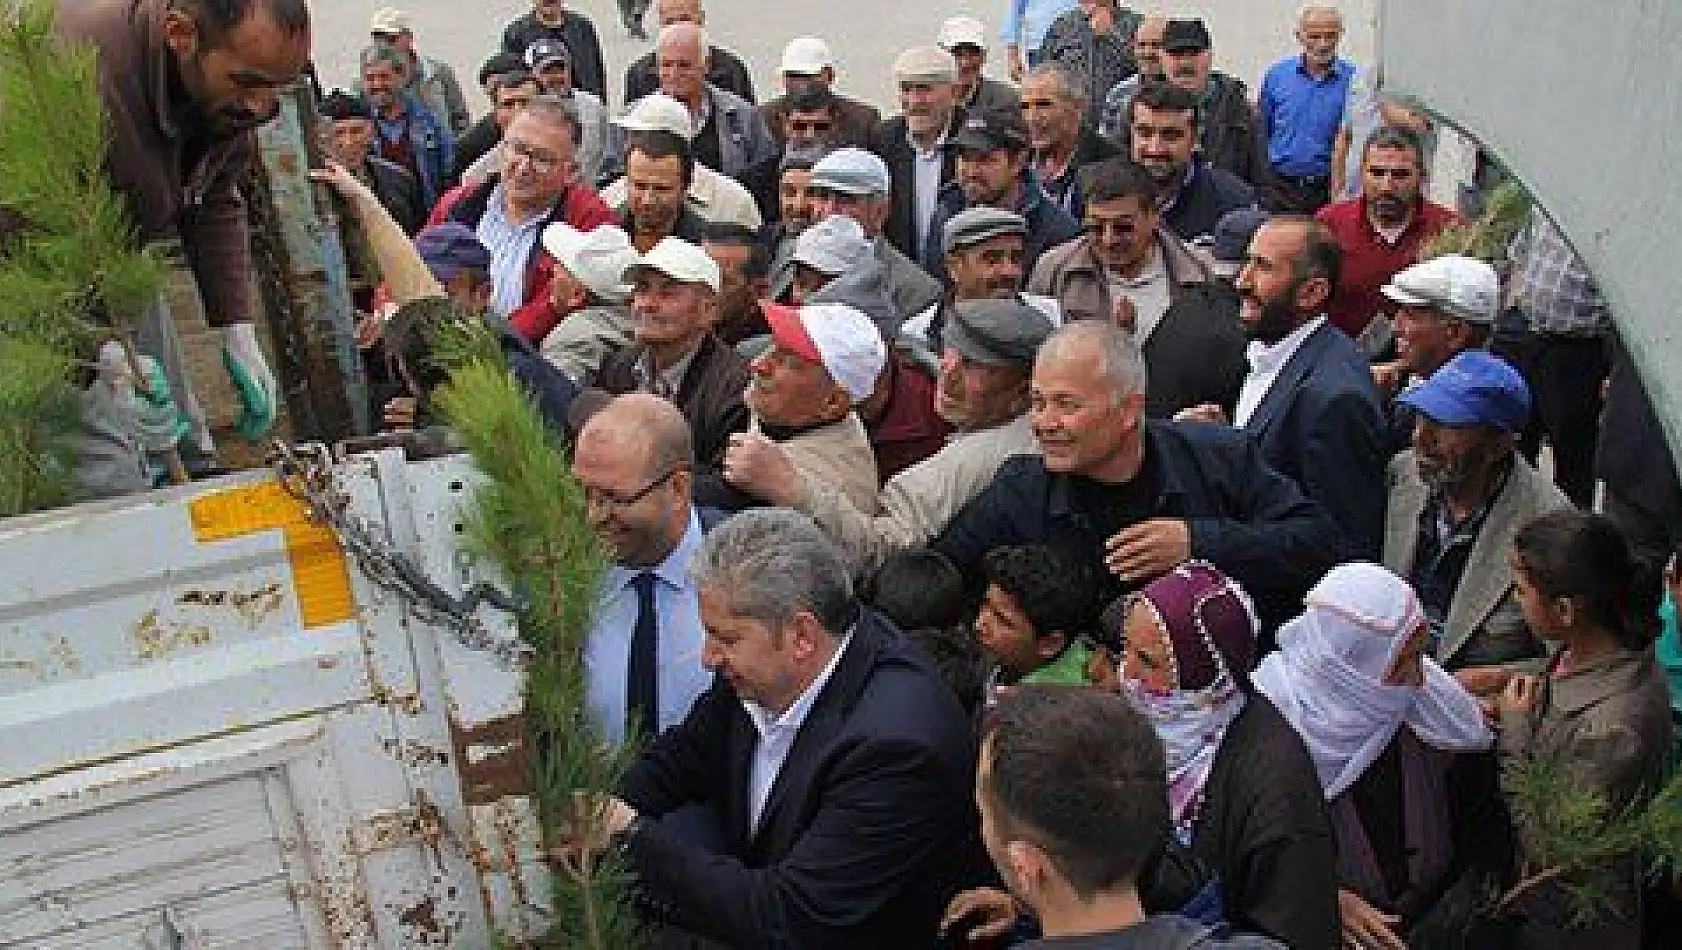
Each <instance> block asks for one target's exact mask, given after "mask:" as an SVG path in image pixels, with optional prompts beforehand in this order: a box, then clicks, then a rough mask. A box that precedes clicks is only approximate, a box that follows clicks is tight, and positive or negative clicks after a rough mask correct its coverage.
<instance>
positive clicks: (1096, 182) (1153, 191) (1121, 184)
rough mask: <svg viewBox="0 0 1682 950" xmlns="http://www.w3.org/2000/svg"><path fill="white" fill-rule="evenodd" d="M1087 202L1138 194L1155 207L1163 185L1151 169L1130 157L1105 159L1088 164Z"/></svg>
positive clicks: (1117, 198)
mask: <svg viewBox="0 0 1682 950" xmlns="http://www.w3.org/2000/svg"><path fill="white" fill-rule="evenodd" d="M1084 174H1085V176H1086V203H1087V204H1088V205H1091V204H1095V203H1097V202H1100V201H1117V200H1119V199H1122V198H1137V199H1139V201H1140V203H1141V204H1144V205H1145V206H1146V207H1155V206H1156V202H1157V199H1158V198H1159V197H1161V195H1162V189H1161V187H1160V186H1158V185H1157V183H1156V179H1154V178H1152V177H1151V176H1150V172H1147V171H1145V170H1144V168H1142V167H1140V166H1138V165H1135V164H1133V163H1132V162H1131V161H1129V160H1128V159H1127V158H1126V157H1120V158H1110V159H1105V160H1104V161H1101V162H1099V163H1097V164H1096V165H1089V166H1087V168H1086V170H1085V172H1084Z"/></svg>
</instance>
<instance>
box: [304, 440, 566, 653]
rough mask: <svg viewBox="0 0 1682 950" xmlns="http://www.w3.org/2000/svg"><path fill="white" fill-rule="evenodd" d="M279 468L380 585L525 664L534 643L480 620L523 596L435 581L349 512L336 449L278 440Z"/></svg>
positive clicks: (479, 648) (470, 642)
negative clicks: (483, 611)
mask: <svg viewBox="0 0 1682 950" xmlns="http://www.w3.org/2000/svg"><path fill="white" fill-rule="evenodd" d="M275 450H276V452H277V454H278V459H277V461H276V462H275V469H276V471H277V472H278V474H279V475H280V484H281V485H282V486H283V487H284V488H285V489H286V491H287V492H288V493H289V494H291V495H292V496H293V497H295V498H297V499H298V500H300V501H302V502H303V503H304V504H306V505H308V506H309V509H310V518H311V519H312V520H314V521H317V522H319V523H321V524H325V525H326V526H328V527H329V528H331V529H332V531H333V533H334V534H335V535H336V536H337V537H338V539H339V544H340V546H341V547H343V548H344V549H345V551H346V552H347V553H349V554H350V555H351V557H353V558H355V559H356V564H357V566H358V567H359V568H361V569H362V573H363V575H364V576H366V577H367V578H368V580H370V581H372V582H373V583H374V584H375V585H376V586H378V587H381V588H384V589H385V590H388V591H391V592H392V593H394V594H396V595H397V596H398V597H400V598H402V600H403V601H404V603H406V604H407V605H408V606H409V609H410V610H412V611H413V612H414V614H415V615H416V616H417V617H419V618H420V619H421V620H423V621H425V622H427V623H430V624H433V625H435V626H439V627H443V628H445V629H447V630H449V631H450V632H451V633H452V634H454V635H455V638H456V642H457V643H460V644H461V645H462V646H464V647H466V648H467V649H469V650H473V651H475V652H479V653H488V654H490V655H491V656H493V657H495V659H496V661H497V662H498V664H499V665H501V666H502V667H503V668H504V669H508V670H518V669H522V668H524V667H525V665H526V664H527V663H528V662H530V660H531V657H532V652H533V651H532V648H531V647H530V646H529V645H528V644H527V643H526V642H525V641H523V640H521V639H520V638H519V635H518V634H516V635H515V636H513V637H499V636H496V635H495V634H493V633H491V631H490V630H488V629H487V628H486V627H485V624H484V622H483V621H482V620H480V619H479V616H478V610H479V605H480V604H485V603H488V604H490V605H491V606H493V607H496V608H497V609H499V610H505V611H508V612H510V613H513V612H516V611H519V610H521V609H523V608H524V606H525V604H524V603H523V602H522V601H521V599H520V598H518V597H515V596H514V595H512V594H509V593H507V592H506V591H503V590H500V589H499V588H497V587H496V586H495V585H493V584H490V583H488V582H485V581H481V582H479V583H477V584H474V585H473V586H472V587H471V588H469V589H468V590H467V591H465V592H464V593H463V594H462V595H461V596H460V597H456V596H454V595H452V594H451V593H450V592H449V591H447V590H445V589H444V588H442V587H440V586H439V585H438V584H436V583H434V582H433V581H432V579H431V578H429V577H427V576H426V573H425V572H424V571H422V570H421V569H420V566H419V565H417V564H416V563H415V562H414V560H413V559H411V558H410V557H409V556H408V555H405V554H403V553H401V552H399V551H395V550H393V549H392V548H391V546H390V545H389V544H387V543H386V542H385V541H384V540H383V539H381V538H380V537H379V536H378V535H377V534H376V533H375V531H374V530H373V529H372V528H371V527H370V526H369V525H368V523H367V522H366V521H364V520H362V519H359V518H352V517H351V516H350V515H349V514H348V513H347V511H346V509H347V508H348V499H346V498H345V497H344V496H343V495H340V494H337V493H336V492H335V491H334V489H333V462H332V454H331V453H330V452H329V450H328V448H327V446H325V445H321V444H319V443H312V444H308V445H301V446H297V447H293V446H290V445H287V444H286V443H284V442H280V441H277V442H275Z"/></svg>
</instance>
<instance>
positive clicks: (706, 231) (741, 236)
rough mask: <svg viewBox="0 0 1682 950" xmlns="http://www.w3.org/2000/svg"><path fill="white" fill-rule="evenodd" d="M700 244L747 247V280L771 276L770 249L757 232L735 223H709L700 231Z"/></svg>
mask: <svg viewBox="0 0 1682 950" xmlns="http://www.w3.org/2000/svg"><path fill="white" fill-rule="evenodd" d="M701 243H702V245H707V244H722V245H724V246H726V247H748V248H752V249H753V253H751V254H749V255H748V263H747V268H746V271H745V272H746V274H747V277H748V279H749V280H757V279H759V278H761V277H769V276H771V249H770V248H769V247H767V246H766V244H765V242H764V241H762V240H760V235H759V231H757V230H755V229H753V228H750V227H748V226H747V225H745V224H739V223H737V222H735V221H709V222H707V224H706V227H704V228H702V230H701Z"/></svg>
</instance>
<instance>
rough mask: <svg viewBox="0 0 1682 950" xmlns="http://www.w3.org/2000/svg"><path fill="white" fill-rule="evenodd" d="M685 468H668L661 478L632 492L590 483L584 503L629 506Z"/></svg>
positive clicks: (586, 489) (586, 487)
mask: <svg viewBox="0 0 1682 950" xmlns="http://www.w3.org/2000/svg"><path fill="white" fill-rule="evenodd" d="M685 469H686V466H682V465H680V466H678V467H676V468H670V469H667V470H666V473H665V474H664V475H661V476H660V477H659V478H656V479H654V480H653V481H651V482H649V483H648V484H646V485H644V486H642V487H641V488H639V489H637V490H636V491H634V492H631V493H630V494H624V493H622V492H615V491H609V490H608V489H605V488H592V487H590V486H589V485H585V486H584V504H585V505H586V506H589V505H602V506H605V507H608V508H629V507H631V506H632V505H634V504H636V503H637V502H639V501H642V500H643V499H644V498H647V497H648V494H649V492H652V491H653V490H654V489H656V488H659V487H660V486H661V485H664V484H665V483H666V482H669V481H671V479H672V476H673V475H676V474H677V473H678V472H681V471H684V470H685Z"/></svg>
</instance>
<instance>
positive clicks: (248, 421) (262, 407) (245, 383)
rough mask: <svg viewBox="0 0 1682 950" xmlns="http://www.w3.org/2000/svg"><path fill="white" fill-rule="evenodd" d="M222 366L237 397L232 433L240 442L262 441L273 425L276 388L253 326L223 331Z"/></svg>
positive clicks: (235, 326)
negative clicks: (238, 411)
mask: <svg viewBox="0 0 1682 950" xmlns="http://www.w3.org/2000/svg"><path fill="white" fill-rule="evenodd" d="M222 365H223V366H224V367H226V368H227V370H228V376H229V378H230V379H232V380H233V381H234V389H235V391H237V392H238V393H239V400H240V406H241V410H240V414H239V421H238V422H236V423H235V424H234V431H235V432H236V433H238V434H239V436H240V438H243V439H247V440H251V441H256V440H257V439H261V438H262V437H263V436H264V435H266V434H268V431H269V429H270V428H271V427H272V426H273V425H274V419H275V406H276V397H277V395H278V393H279V387H277V386H276V385H275V381H274V374H273V373H271V372H269V361H268V360H267V359H265V358H264V357H263V348H262V347H260V346H258V345H257V327H256V325H255V324H251V323H230V324H228V325H227V326H225V327H223V328H222Z"/></svg>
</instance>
